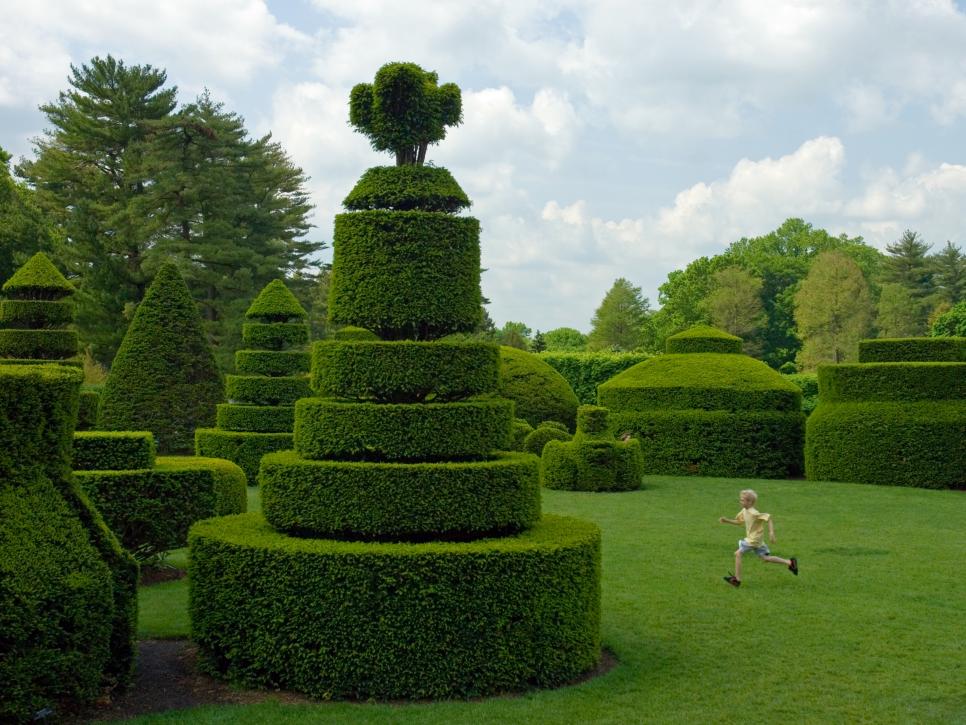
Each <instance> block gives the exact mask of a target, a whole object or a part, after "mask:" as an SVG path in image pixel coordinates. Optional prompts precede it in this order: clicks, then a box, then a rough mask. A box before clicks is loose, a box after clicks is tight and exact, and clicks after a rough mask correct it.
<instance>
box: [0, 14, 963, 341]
mask: <svg viewBox="0 0 966 725" xmlns="http://www.w3.org/2000/svg"><path fill="white" fill-rule="evenodd" d="M0 17H2V18H3V23H2V24H0V146H3V147H4V148H6V149H7V150H8V151H9V152H11V153H12V154H13V155H14V157H15V158H17V157H20V156H28V157H29V156H31V155H32V145H31V139H32V138H35V137H37V136H38V135H40V134H41V133H42V132H43V130H44V127H45V118H44V116H43V114H41V113H40V111H39V110H38V105H39V104H41V103H45V102H49V101H52V100H54V99H56V97H57V93H58V92H59V91H61V90H64V89H65V88H67V85H68V84H67V77H68V74H69V72H70V65H71V64H75V65H80V64H82V63H85V62H86V61H88V60H89V59H90V58H92V57H94V56H97V55H100V56H105V55H107V54H112V55H114V56H115V57H116V58H120V59H123V60H124V62H125V63H126V64H127V65H138V64H140V65H145V64H150V65H152V66H154V67H157V68H164V69H166V70H167V73H168V80H169V82H170V83H171V84H174V85H177V86H178V89H179V99H180V101H181V102H183V103H188V102H191V101H192V100H194V98H195V97H196V96H197V95H198V94H199V93H201V92H202V91H203V90H204V89H206V88H207V89H209V91H210V92H211V94H212V96H213V98H214V99H215V100H217V101H221V102H223V103H224V104H225V107H226V109H227V110H231V111H235V112H238V113H240V114H241V115H242V116H244V118H245V120H246V124H247V127H248V128H249V130H250V131H251V132H252V133H253V134H255V135H261V134H265V133H269V132H271V133H272V135H273V137H274V139H275V140H277V141H279V142H280V143H281V144H282V146H283V147H284V148H285V149H286V150H287V151H288V153H289V155H290V156H291V157H292V159H293V161H294V162H295V163H296V164H297V165H298V166H300V167H301V168H302V169H303V170H304V171H305V172H306V173H307V174H308V175H309V176H310V177H311V178H310V181H309V184H308V188H309V192H310V197H311V200H312V202H313V203H314V205H315V211H314V214H313V217H312V220H313V223H314V224H315V228H314V229H312V230H311V232H310V234H309V236H310V238H312V239H314V240H319V241H325V242H328V243H331V239H332V227H333V218H334V215H335V214H337V213H340V211H341V201H342V199H344V198H345V196H346V194H348V192H349V191H350V190H351V188H352V187H353V185H354V184H355V182H356V180H357V179H358V178H359V176H360V175H361V174H362V172H363V171H364V170H365V169H367V168H369V167H371V166H377V165H387V164H391V163H393V159H392V158H391V157H390V156H389V155H388V154H379V153H376V152H374V151H373V150H372V149H371V147H370V146H369V142H368V140H367V139H366V138H365V137H364V136H362V135H361V134H359V133H357V132H354V131H353V130H352V129H351V127H350V126H349V125H348V97H349V91H350V89H351V88H352V86H353V85H355V84H356V83H360V82H372V79H373V77H374V75H375V73H376V71H377V70H378V69H379V67H380V66H381V65H382V64H384V63H386V62H389V61H409V62H415V63H418V64H419V65H421V66H422V67H423V68H425V69H427V70H435V71H436V72H437V73H438V74H439V79H440V83H448V82H453V83H456V84H457V85H459V86H460V88H461V89H462V94H463V115H464V122H463V123H462V125H460V126H458V127H456V128H452V129H450V130H449V132H448V134H447V137H446V139H445V140H444V141H442V142H441V143H440V144H439V145H436V146H433V147H431V148H430V151H429V154H428V160H429V161H432V162H433V163H435V164H436V165H440V166H445V167H447V168H448V169H449V170H450V171H451V172H452V173H453V175H454V176H455V177H456V179H457V180H458V181H459V182H460V184H461V185H462V187H463V188H464V190H465V191H466V192H467V194H468V195H469V196H470V198H471V199H472V200H473V206H472V208H471V210H470V212H469V213H470V214H472V215H473V216H475V217H476V218H478V219H479V220H480V222H481V226H482V235H481V249H482V259H483V266H484V267H485V268H486V272H485V273H484V275H483V293H484V295H486V296H487V297H488V298H489V299H490V300H491V304H490V305H489V308H488V309H489V312H490V316H491V317H492V318H493V319H494V321H495V322H496V323H497V325H498V326H502V324H503V323H504V322H506V321H509V320H512V321H520V322H524V323H526V324H527V325H528V326H530V327H531V328H532V329H533V330H537V329H540V330H544V331H546V330H548V329H553V328H556V327H561V326H566V327H576V328H578V329H580V330H582V331H584V332H586V331H588V330H589V329H590V325H591V318H592V316H593V314H594V311H595V309H596V308H597V307H598V306H599V304H600V302H601V300H602V299H603V297H604V295H605V294H606V292H607V290H608V289H609V288H610V287H611V286H612V284H613V282H614V280H615V279H617V278H618V277H624V278H626V279H628V280H630V281H631V283H632V284H634V285H636V286H639V287H640V288H641V289H642V292H643V294H644V295H645V296H646V297H648V298H649V299H650V301H651V305H652V307H656V306H658V301H657V294H658V287H659V285H660V284H661V283H662V282H663V281H664V280H665V279H666V278H667V275H668V273H669V272H671V271H672V270H674V269H681V268H683V267H684V266H686V265H687V264H688V262H690V261H691V260H692V259H695V258H696V257H699V256H702V255H707V256H710V255H714V254H718V253H720V252H722V251H723V250H724V249H725V248H726V247H727V246H728V244H730V243H731V242H733V241H735V240H737V239H739V238H741V237H753V236H758V235H761V234H765V233H767V232H769V231H771V230H773V229H775V228H777V227H778V226H779V225H780V224H781V223H782V222H783V221H784V220H785V219H787V218H789V217H801V218H803V219H805V220H806V221H808V222H810V223H812V224H813V225H814V226H816V227H821V228H825V229H827V230H828V231H829V232H830V233H832V234H835V235H838V234H842V233H845V234H848V235H849V236H857V235H859V236H862V237H863V238H864V239H865V240H866V241H867V242H868V243H870V244H872V245H874V246H876V247H878V248H880V249H885V245H887V244H889V243H891V242H894V241H896V240H897V239H898V238H899V236H900V235H901V234H902V232H903V231H904V230H906V229H912V230H914V231H917V232H919V233H920V234H921V235H922V237H923V239H924V240H925V241H926V242H928V243H931V244H932V245H933V249H934V251H935V250H938V249H939V248H940V247H942V246H944V245H945V242H946V241H947V240H950V241H952V242H953V243H954V244H957V245H959V246H960V247H962V248H964V249H966V215H964V210H966V5H964V4H963V3H959V4H957V3H955V2H952V0H899V1H896V2H891V1H889V0H851V1H846V0H831V1H829V2H823V1H820V0H815V1H805V0H796V1H791V0H760V1H759V0H722V1H718V2H715V1H712V0H675V2H667V1H666V0H660V1H651V0H636V1H629V0H586V1H585V0H561V1H559V2H557V1H552V0H507V1H504V0H476V1H475V2H472V3H463V2H444V1H437V2H428V1H423V0H407V1H406V2H399V1H398V0H396V1H393V0H385V1H382V2H380V1H377V0H351V1H343V0H287V1H284V2H283V1H281V0H164V1H163V2H158V1H157V0H151V2H144V1H143V0H70V1H68V0H31V1H30V2H21V1H20V0H0ZM331 254H332V252H331V248H330V249H329V250H327V251H326V252H325V253H324V255H323V259H325V260H330V259H331Z"/></svg>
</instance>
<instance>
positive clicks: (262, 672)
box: [190, 65, 600, 698]
mask: <svg viewBox="0 0 966 725" xmlns="http://www.w3.org/2000/svg"><path fill="white" fill-rule="evenodd" d="M398 71H399V69H398V67H397V66H395V65H391V66H387V67H386V68H384V69H383V70H381V71H380V74H379V75H378V76H377V81H376V84H374V90H373V91H371V95H372V97H373V99H374V100H373V101H372V104H373V107H375V99H378V98H381V95H380V94H381V93H382V91H381V90H380V88H381V86H380V82H381V80H382V79H385V78H386V77H394V76H393V75H392V74H393V73H396V72H398ZM403 71H404V72H405V74H408V75H407V76H406V77H408V78H410V79H412V78H416V79H418V80H419V84H417V85H416V87H413V86H411V85H410V86H406V85H405V84H402V85H401V86H400V88H401V90H399V97H398V98H395V99H394V101H393V102H398V104H399V107H401V108H406V107H410V108H414V109H416V110H415V111H413V115H412V116H411V117H408V118H409V120H410V121H412V123H413V124H414V126H416V127H421V124H422V125H424V126H426V127H429V128H432V127H433V124H434V123H437V121H434V120H432V119H427V118H426V117H425V116H427V115H429V116H432V114H433V113H435V111H434V110H433V109H432V108H431V109H430V110H426V109H425V108H423V107H422V106H420V104H421V103H423V102H424V100H425V93H426V88H425V84H426V82H427V81H426V79H431V80H432V82H433V84H434V83H435V74H427V73H425V72H424V71H422V70H421V69H419V68H418V67H416V66H409V65H406V66H404V69H403ZM454 88H455V87H454ZM365 93H366V91H364V90H363V91H359V89H358V87H357V90H356V91H354V92H353V95H354V98H355V97H357V96H358V95H361V94H365ZM457 93H458V90H457ZM369 121H371V119H368V120H367V123H368V122H369ZM433 138H434V137H433V136H429V137H428V140H432V139H433ZM416 140H417V141H418V140H419V138H418V137H417V138H416ZM422 140H423V141H426V142H428V141H427V138H423V139H422ZM413 142H414V141H413V139H412V138H408V137H407V138H403V139H402V140H399V141H392V140H390V141H386V144H387V146H388V148H387V150H390V151H393V152H395V153H396V154H397V158H409V157H411V153H410V152H411V151H412V148H411V144H412V143H413ZM380 143H382V141H380ZM416 158H417V160H418V158H419V153H418V151H417V152H416ZM437 171H438V172H442V171H443V170H442V169H438V170H434V171H433V172H432V173H433V174H435V177H436V178H435V181H437V182H440V184H442V182H443V181H444V179H443V176H442V174H441V173H436V172H437ZM410 181H411V176H410V174H409V170H408V168H407V167H406V166H398V167H395V168H394V169H392V168H391V169H390V170H388V171H387V170H385V169H383V170H381V171H380V172H379V173H377V174H371V173H370V174H367V175H366V177H364V182H365V184H368V185H370V188H369V189H368V191H366V190H361V191H360V190H359V188H358V187H357V189H356V190H355V191H354V192H353V193H352V194H350V198H352V199H355V200H359V199H361V198H363V197H364V198H366V199H367V201H365V203H364V204H362V205H361V206H360V207H358V209H359V210H357V211H349V212H348V213H346V214H342V215H340V216H339V217H338V218H337V220H336V231H335V240H334V248H335V258H334V261H333V278H334V283H333V290H334V292H333V295H332V298H331V302H330V314H331V316H332V317H333V318H334V319H336V320H337V321H338V322H339V323H340V324H345V325H352V326H357V327H364V328H366V329H369V330H372V331H373V332H376V333H378V335H379V336H380V338H381V339H379V340H371V339H370V340H366V339H346V340H342V341H331V342H330V341H323V342H319V343H316V345H315V347H314V350H313V357H314V359H313V375H312V384H313V388H314V390H315V392H316V394H317V395H318V396H319V397H313V398H304V399H302V400H299V401H298V403H296V409H295V432H294V441H295V450H294V451H288V452H281V453H272V454H269V455H268V456H266V457H265V458H264V459H263V460H262V466H261V471H260V474H259V476H260V481H261V486H262V506H263V511H264V515H261V514H252V515H245V516H233V517H225V518H221V519H212V520H209V521H207V522H201V523H199V524H196V525H195V527H194V529H193V530H192V535H191V543H190V545H191V569H190V584H191V618H192V632H193V636H194V639H195V641H196V642H197V643H198V645H199V650H200V654H201V658H202V659H201V661H202V663H203V665H204V666H205V667H206V668H207V669H208V670H210V671H212V672H214V673H217V674H219V675H222V676H226V677H228V678H230V679H234V680H239V681H242V682H245V683H248V684H254V685H261V686H271V687H279V686H281V687H287V688H294V689H297V690H301V691H304V692H308V693H310V694H312V695H315V696H326V697H331V696H335V697H385V698H394V697H410V698H418V697H452V696H459V695H471V694H473V695H479V694H488V693H494V692H500V691H504V690H519V689H523V688H527V687H531V686H534V685H557V684H561V683H564V682H566V681H568V680H570V679H572V678H573V677H575V676H576V675H578V674H580V673H581V672H584V671H586V670H587V669H589V668H592V667H593V666H594V664H595V663H596V662H597V661H598V659H599V656H600V640H599V616H600V615H599V597H600V590H599V586H600V585H599V566H600V550H599V545H600V538H599V537H600V534H599V531H598V529H597V528H596V526H594V525H592V524H589V523H585V522H581V521H577V520H573V519H566V518H558V517H549V516H548V517H544V518H541V516H540V492H539V471H538V460H537V458H536V457H535V456H532V455H529V454H525V453H508V452H498V449H501V448H505V447H506V446H507V445H508V443H509V439H510V430H511V425H512V420H513V404H512V403H511V402H510V401H508V400H505V399H502V398H499V397H497V396H496V395H495V393H496V391H497V389H498V386H499V375H500V356H499V350H498V348H497V347H496V346H495V345H491V344H486V343H481V342H449V341H434V340H435V338H438V337H443V336H445V335H448V334H450V333H454V332H459V331H461V330H465V329H467V327H468V326H471V325H472V324H473V323H474V322H475V321H476V320H477V319H478V317H479V314H480V312H479V311H480V289H479V275H480V269H479V237H478V235H479V226H478V223H477V222H476V220H474V219H467V218H460V217H457V216H454V212H455V211H456V209H454V208H452V204H451V203H450V202H449V201H446V199H455V198H463V195H462V192H460V193H459V194H457V193H455V181H452V177H449V175H448V174H446V178H445V187H446V188H447V189H449V191H448V192H446V197H445V199H444V198H443V197H442V196H440V194H439V193H438V191H436V189H437V188H438V186H437V185H435V184H434V183H425V184H424V183H413V184H410V183H409V182H410ZM360 183H362V182H360ZM363 192H365V193H363ZM390 199H391V201H389V200H390ZM347 206H349V205H348V204H347ZM350 208H351V207H350Z"/></svg>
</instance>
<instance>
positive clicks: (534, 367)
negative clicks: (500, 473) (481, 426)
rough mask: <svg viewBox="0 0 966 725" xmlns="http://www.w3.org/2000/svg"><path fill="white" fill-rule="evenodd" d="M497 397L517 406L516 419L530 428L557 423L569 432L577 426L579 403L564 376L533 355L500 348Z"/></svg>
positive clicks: (503, 347)
mask: <svg viewBox="0 0 966 725" xmlns="http://www.w3.org/2000/svg"><path fill="white" fill-rule="evenodd" d="M500 362H501V369H500V377H501V381H500V389H499V394H500V395H501V396H502V397H504V398H508V399H510V400H512V401H513V402H514V403H515V404H516V413H515V415H516V417H517V418H523V419H524V420H525V421H527V422H528V423H529V424H530V425H532V426H538V425H540V423H542V422H543V421H545V420H559V421H561V422H563V423H564V424H565V425H566V426H567V428H568V429H569V430H573V429H574V427H575V425H576V422H577V406H578V405H580V401H578V400H577V396H576V395H574V391H573V390H571V389H570V385H569V384H568V383H567V381H566V380H564V378H563V376H562V375H561V374H560V373H558V372H557V371H556V370H554V369H553V368H552V367H550V365H548V364H547V363H546V362H544V361H543V360H541V359H540V357H538V356H537V355H534V354H533V353H529V352H526V351H524V350H518V349H516V348H515V347H506V346H501V347H500Z"/></svg>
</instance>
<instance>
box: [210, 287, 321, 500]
mask: <svg viewBox="0 0 966 725" xmlns="http://www.w3.org/2000/svg"><path fill="white" fill-rule="evenodd" d="M245 316H246V317H247V318H248V319H249V320H250V321H251V322H248V323H246V326H247V328H248V330H249V333H250V332H251V330H252V329H256V327H253V326H257V329H258V330H259V333H258V336H257V337H256V338H254V339H253V338H252V337H251V335H250V334H249V335H248V336H247V340H248V341H249V342H251V343H252V345H253V347H254V348H255V349H251V350H239V351H237V352H236V353H235V368H236V369H237V370H238V372H239V373H240V374H239V375H228V376H226V377H225V397H227V398H228V402H227V403H221V404H219V405H218V414H217V419H216V423H217V427H215V428H199V429H198V430H196V431H195V450H196V452H197V453H198V455H199V456H210V457H212V458H226V459H228V460H229V461H233V462H234V463H236V464H238V465H239V466H241V468H242V470H243V471H245V475H246V476H247V477H248V483H249V485H254V484H255V483H256V481H257V478H258V466H259V463H260V462H261V460H262V456H264V455H265V454H266V453H271V452H273V451H284V450H287V449H289V448H291V447H292V426H293V425H294V423H295V407H294V406H295V401H296V400H298V399H299V398H306V397H308V396H310V395H311V394H312V391H311V389H310V388H309V353H308V351H307V350H305V349H304V342H306V341H307V340H308V324H307V323H306V322H305V319H306V317H307V316H308V315H306V313H305V310H304V309H303V308H302V305H300V304H299V301H298V300H297V299H296V298H295V295H293V294H292V293H291V292H290V291H289V289H288V287H286V286H285V283H284V282H282V280H280V279H276V280H274V281H272V282H269V283H268V285H266V286H265V288H264V289H263V290H262V291H261V292H259V293H258V296H257V297H256V298H255V301H254V302H252V304H251V307H249V308H248V312H246V313H245ZM282 337H286V339H287V340H288V341H289V343H287V344H286V346H285V349H279V346H278V345H276V344H275V341H276V340H278V339H281V338H282Z"/></svg>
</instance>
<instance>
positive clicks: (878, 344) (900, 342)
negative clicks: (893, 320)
mask: <svg viewBox="0 0 966 725" xmlns="http://www.w3.org/2000/svg"><path fill="white" fill-rule="evenodd" d="M859 362H860V363H873V362H966V337H906V338H893V339H890V338H884V339H880V340H860V341H859Z"/></svg>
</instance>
